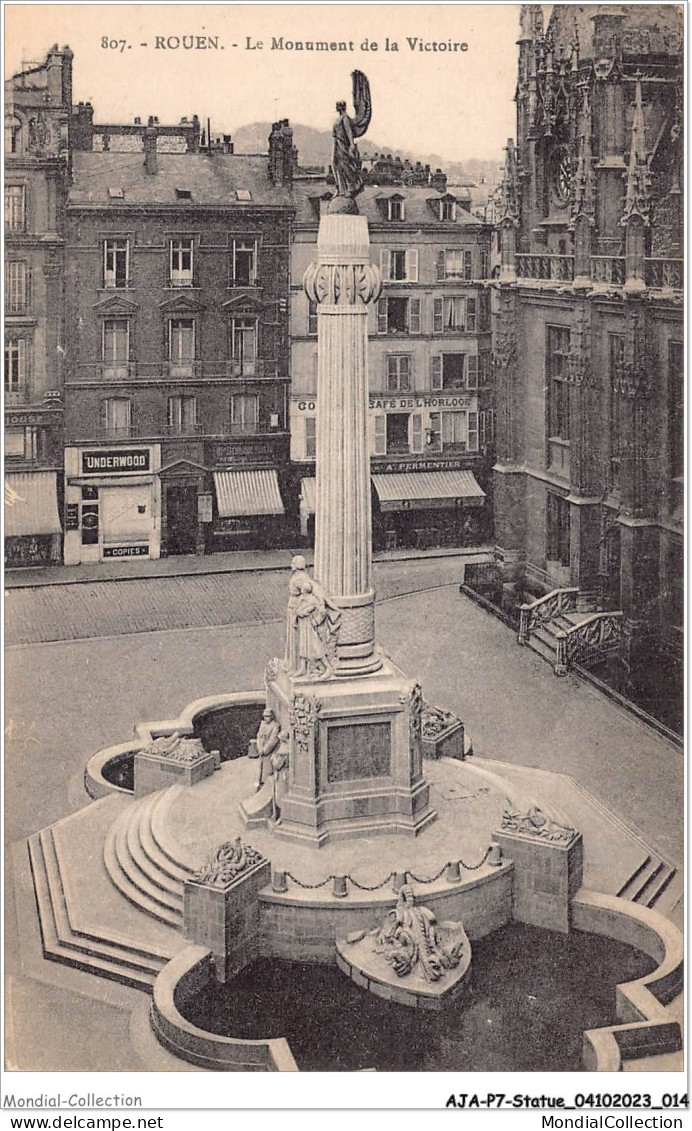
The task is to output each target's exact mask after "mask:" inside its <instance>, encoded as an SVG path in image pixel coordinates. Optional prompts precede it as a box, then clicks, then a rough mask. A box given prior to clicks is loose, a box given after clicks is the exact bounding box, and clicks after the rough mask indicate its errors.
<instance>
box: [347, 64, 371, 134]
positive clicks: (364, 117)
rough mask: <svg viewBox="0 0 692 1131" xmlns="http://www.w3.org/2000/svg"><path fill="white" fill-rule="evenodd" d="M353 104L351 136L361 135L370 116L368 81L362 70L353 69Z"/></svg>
mask: <svg viewBox="0 0 692 1131" xmlns="http://www.w3.org/2000/svg"><path fill="white" fill-rule="evenodd" d="M351 77H352V79H353V105H354V108H355V111H356V112H355V116H354V117H353V118H351V129H352V131H353V136H354V138H355V137H362V136H363V134H364V133H365V131H366V130H367V128H368V126H369V125H370V119H371V118H372V102H371V100H370V83H369V82H368V80H367V77H366V76H365V75H364V74H363V72H362V71H353V73H352V75H351Z"/></svg>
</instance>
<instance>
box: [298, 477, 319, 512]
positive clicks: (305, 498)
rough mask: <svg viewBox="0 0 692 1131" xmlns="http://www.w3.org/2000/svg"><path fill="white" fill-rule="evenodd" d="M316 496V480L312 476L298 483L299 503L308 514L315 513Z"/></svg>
mask: <svg viewBox="0 0 692 1131" xmlns="http://www.w3.org/2000/svg"><path fill="white" fill-rule="evenodd" d="M316 497H317V480H316V479H315V478H314V477H308V478H306V479H302V480H301V484H300V505H301V508H302V509H303V510H305V511H307V513H308V514H314V513H315V499H316Z"/></svg>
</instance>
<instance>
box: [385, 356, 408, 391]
mask: <svg viewBox="0 0 692 1131" xmlns="http://www.w3.org/2000/svg"><path fill="white" fill-rule="evenodd" d="M410 388H411V358H410V356H409V355H408V354H389V356H388V357H387V392H388V393H395V392H405V391H406V390H408V389H410Z"/></svg>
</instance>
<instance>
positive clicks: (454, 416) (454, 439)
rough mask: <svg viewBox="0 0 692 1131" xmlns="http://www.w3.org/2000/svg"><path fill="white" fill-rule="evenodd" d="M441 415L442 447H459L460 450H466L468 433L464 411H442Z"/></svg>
mask: <svg viewBox="0 0 692 1131" xmlns="http://www.w3.org/2000/svg"><path fill="white" fill-rule="evenodd" d="M441 415H442V446H443V448H459V449H461V450H462V451H466V440H467V435H468V425H467V420H466V413H465V412H443V413H442V414H441Z"/></svg>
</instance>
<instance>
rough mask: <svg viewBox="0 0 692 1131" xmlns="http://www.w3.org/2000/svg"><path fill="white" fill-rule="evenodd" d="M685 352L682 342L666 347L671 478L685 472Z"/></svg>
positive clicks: (671, 343)
mask: <svg viewBox="0 0 692 1131" xmlns="http://www.w3.org/2000/svg"><path fill="white" fill-rule="evenodd" d="M684 365H685V352H684V348H683V344H682V342H670V344H669V347H668V451H669V461H670V462H669V473H670V478H671V479H682V478H683V475H684V473H685V400H684Z"/></svg>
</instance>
